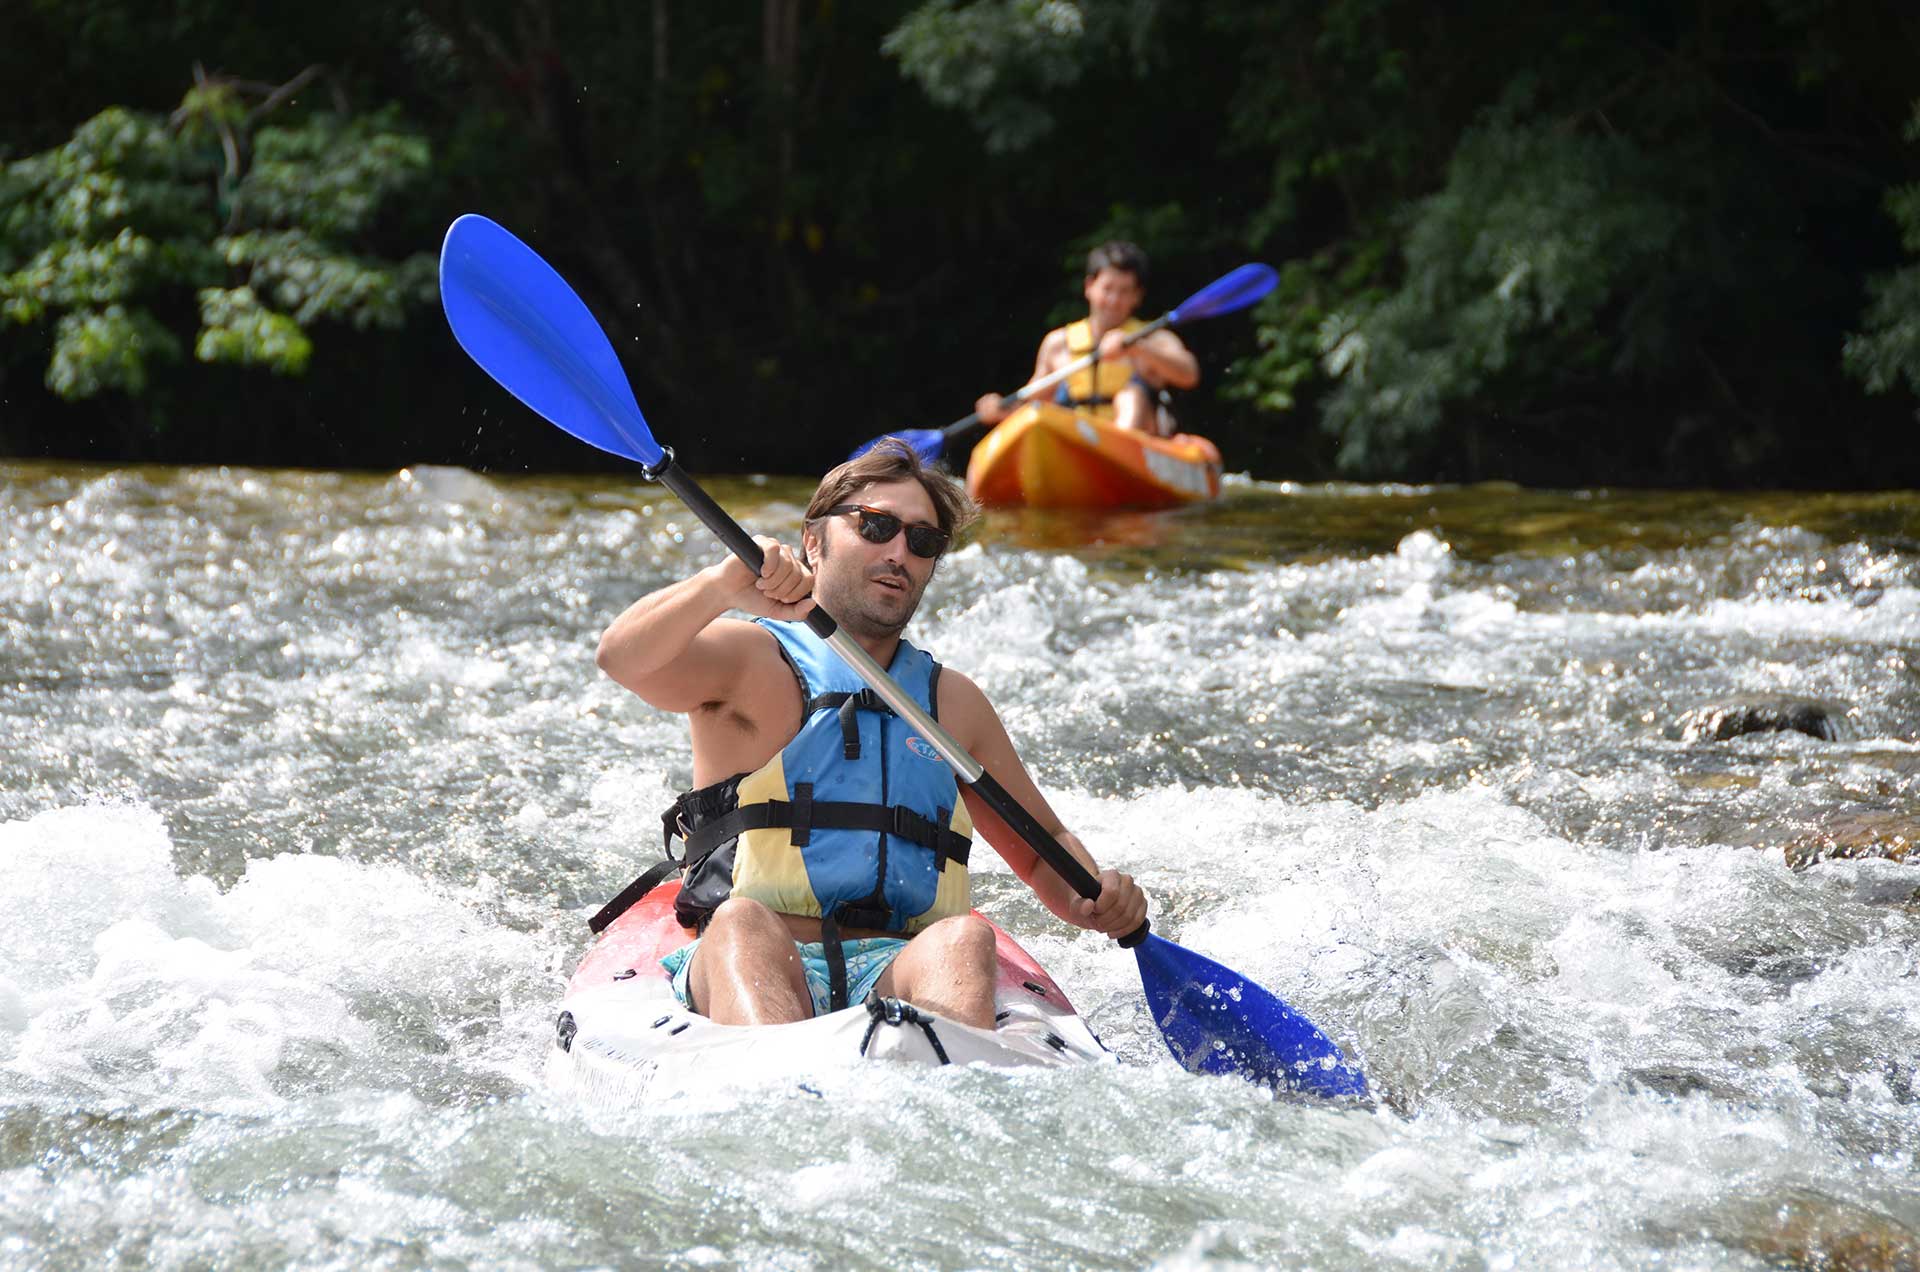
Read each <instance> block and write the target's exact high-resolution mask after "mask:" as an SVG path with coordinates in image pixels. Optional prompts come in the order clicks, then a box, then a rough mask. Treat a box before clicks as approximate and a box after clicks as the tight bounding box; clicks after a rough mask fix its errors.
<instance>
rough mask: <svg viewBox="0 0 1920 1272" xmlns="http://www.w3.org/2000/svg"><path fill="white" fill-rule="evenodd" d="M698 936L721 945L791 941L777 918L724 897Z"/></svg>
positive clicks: (756, 904) (740, 900)
mask: <svg viewBox="0 0 1920 1272" xmlns="http://www.w3.org/2000/svg"><path fill="white" fill-rule="evenodd" d="M701 936H702V937H703V938H704V939H706V940H710V941H715V942H716V943H717V944H721V945H735V944H743V943H758V942H760V941H766V940H781V941H791V940H792V938H791V937H789V936H788V935H787V927H786V924H784V923H782V922H781V921H780V916H779V915H777V914H775V913H774V912H773V911H772V909H770V908H769V907H768V906H766V905H765V904H764V903H762V902H759V901H754V900H751V899H749V898H747V897H728V898H727V899H726V900H725V901H722V902H721V903H720V904H719V905H718V906H716V907H715V908H714V911H713V916H712V917H711V918H709V919H708V920H707V926H706V929H705V930H704V931H703V932H702V933H701Z"/></svg>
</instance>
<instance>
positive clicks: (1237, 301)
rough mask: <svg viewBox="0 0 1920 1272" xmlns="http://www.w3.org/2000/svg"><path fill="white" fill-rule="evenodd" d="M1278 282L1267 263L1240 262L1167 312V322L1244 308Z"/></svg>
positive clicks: (1215, 314)
mask: <svg viewBox="0 0 1920 1272" xmlns="http://www.w3.org/2000/svg"><path fill="white" fill-rule="evenodd" d="M1279 285H1280V275H1278V274H1276V273H1274V272H1273V267H1272V266H1271V265H1242V266H1240V268H1238V269H1236V270H1232V271H1230V272H1228V273H1225V274H1222V275H1221V276H1220V277H1218V278H1216V279H1214V280H1213V281H1212V282H1210V283H1208V284H1207V285H1206V286H1205V287H1202V288H1201V289H1200V290H1199V291H1197V292H1195V293H1193V295H1191V296H1189V297H1187V298H1186V299H1185V300H1183V301H1181V302H1180V303H1179V304H1178V305H1175V306H1174V307H1173V308H1172V309H1170V310H1168V311H1167V321H1168V322H1170V323H1182V322H1192V321H1193V320H1194V319H1195V318H1214V317H1217V316H1219V315H1220V314H1230V313H1234V312H1235V311H1237V310H1241V309H1245V308H1246V307H1247V306H1248V305H1251V304H1252V303H1253V302H1254V301H1256V300H1259V299H1260V298H1261V297H1262V296H1265V295H1266V294H1267V293H1268V292H1270V291H1272V290H1273V289H1274V288H1275V287H1278V286H1279Z"/></svg>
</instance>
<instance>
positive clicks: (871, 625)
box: [813, 540, 933, 640]
mask: <svg viewBox="0 0 1920 1272" xmlns="http://www.w3.org/2000/svg"><path fill="white" fill-rule="evenodd" d="M818 555H819V558H820V559H819V562H818V565H817V566H816V568H815V572H814V580H813V594H814V597H815V599H817V600H818V601H819V602H820V604H821V607H822V608H823V609H825V610H826V611H827V613H829V614H831V615H833V618H834V621H835V622H837V623H839V624H840V626H842V627H844V628H846V629H847V630H848V631H849V632H852V633H853V634H854V635H855V636H864V637H866V638H867V639H869V640H885V639H887V638H888V637H891V636H898V635H899V634H900V633H901V632H903V631H905V630H906V629H907V624H908V623H910V622H912V621H913V616H914V613H915V612H916V611H917V610H919V608H920V597H921V596H922V595H923V594H924V593H925V592H926V588H927V585H926V583H921V584H920V585H919V586H917V587H916V586H915V585H914V582H913V576H912V575H911V574H909V573H906V572H905V571H904V570H903V571H900V572H898V574H897V577H899V578H900V579H902V580H903V581H904V582H905V583H906V586H907V591H906V592H905V593H904V594H903V596H902V600H903V601H904V605H905V608H904V609H902V610H901V611H899V616H898V618H897V619H896V618H895V617H894V613H893V611H892V608H891V607H888V608H885V609H883V608H881V605H880V603H879V602H876V601H875V600H874V599H873V594H872V592H871V591H870V590H869V589H868V587H867V583H868V581H869V580H870V579H871V578H873V577H877V576H878V575H879V574H880V573H883V572H884V573H894V571H892V570H891V569H888V568H887V567H884V566H875V567H873V572H872V573H869V574H861V573H859V572H858V568H857V567H855V566H853V565H850V564H843V565H842V566H841V567H839V568H836V567H835V566H834V565H831V564H829V562H830V560H831V558H830V556H829V553H828V550H827V545H826V543H825V541H824V540H823V541H822V542H821V543H820V545H819V553H818ZM932 578H933V576H932V575H928V576H927V581H928V582H931V581H932Z"/></svg>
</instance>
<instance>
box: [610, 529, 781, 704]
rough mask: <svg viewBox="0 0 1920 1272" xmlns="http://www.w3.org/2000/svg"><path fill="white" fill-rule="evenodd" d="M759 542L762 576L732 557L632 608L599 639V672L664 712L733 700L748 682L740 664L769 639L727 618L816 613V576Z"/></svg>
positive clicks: (652, 594) (770, 542) (771, 544)
mask: <svg viewBox="0 0 1920 1272" xmlns="http://www.w3.org/2000/svg"><path fill="white" fill-rule="evenodd" d="M756 542H758V543H759V544H760V546H761V547H762V548H763V549H764V550H765V552H766V564H765V566H764V567H763V568H762V570H761V573H760V575H759V577H757V578H756V577H755V576H754V574H753V573H752V572H751V571H750V570H748V568H747V566H746V564H745V563H744V562H742V561H741V560H740V559H739V558H738V557H735V556H732V555H729V556H728V557H727V558H726V560H724V561H721V562H719V563H718V564H716V565H710V566H708V567H707V568H706V569H704V570H702V571H700V572H699V573H698V574H696V575H694V576H693V577H692V578H688V579H682V580H681V581H680V582H678V583H672V584H669V585H668V586H666V587H663V588H661V589H659V590H658V591H655V592H650V593H648V594H647V595H646V596H643V597H641V598H640V599H639V600H637V601H635V602H634V603H633V604H632V605H630V606H628V607H627V610H626V612H625V613H623V614H621V615H620V617H618V618H616V619H614V620H613V622H612V624H611V625H610V626H608V628H607V630H606V631H605V632H603V633H602V634H601V636H600V647H599V649H598V651H597V652H596V654H595V661H596V662H598V663H599V665H600V670H602V671H604V672H606V673H607V675H609V676H611V677H613V679H614V680H616V681H618V682H619V683H620V684H622V685H624V686H625V687H626V688H628V689H631V690H632V691H633V692H634V693H636V694H639V695H640V696H641V697H642V698H644V699H646V700H647V701H648V702H649V703H651V704H653V705H654V706H656V707H659V708H661V709H662V710H665V711H678V712H688V711H692V710H694V709H695V708H696V707H701V706H705V705H708V704H710V703H715V702H727V701H730V700H731V699H732V698H733V696H734V694H735V693H736V692H737V691H738V689H739V688H740V685H741V683H742V676H741V674H740V668H741V666H742V665H743V664H744V663H745V662H746V661H748V660H749V659H751V658H752V657H753V656H754V654H755V653H756V652H757V651H760V649H761V646H762V644H763V643H764V642H765V639H766V636H765V633H763V632H760V631H758V630H757V629H755V628H754V627H753V626H752V625H751V624H749V623H742V622H739V621H737V620H731V619H727V620H723V618H722V616H723V615H725V614H726V613H727V611H728V610H743V611H745V612H747V613H749V614H760V615H763V616H765V617H768V618H782V619H798V618H804V617H806V615H807V612H808V611H809V610H811V609H812V608H813V600H812V591H813V575H812V574H811V572H809V571H808V570H807V568H806V567H805V566H803V565H801V564H800V562H799V559H798V558H797V557H795V556H794V555H793V553H791V552H790V551H788V550H787V548H785V547H784V546H782V545H781V544H779V543H777V542H776V541H774V540H772V539H767V538H760V539H757V540H756Z"/></svg>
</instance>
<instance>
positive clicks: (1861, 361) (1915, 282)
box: [1846, 102, 1920, 393]
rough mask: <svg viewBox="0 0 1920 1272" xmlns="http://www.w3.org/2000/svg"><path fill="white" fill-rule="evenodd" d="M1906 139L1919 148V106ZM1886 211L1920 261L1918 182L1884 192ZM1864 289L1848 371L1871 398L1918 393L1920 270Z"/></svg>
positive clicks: (1891, 275) (1894, 274)
mask: <svg viewBox="0 0 1920 1272" xmlns="http://www.w3.org/2000/svg"><path fill="white" fill-rule="evenodd" d="M1906 137H1907V140H1908V141H1911V142H1920V102H1915V103H1914V106H1913V118H1912V120H1911V121H1909V123H1908V124H1907V132H1906ZM1886 207H1887V213H1888V215H1889V216H1891V217H1892V218H1893V220H1894V222H1895V223H1896V224H1897V225H1898V226H1899V227H1900V236H1901V242H1902V243H1903V244H1904V245H1905V247H1906V249H1907V251H1908V252H1909V253H1910V254H1912V255H1914V256H1920V182H1909V183H1907V184H1905V185H1900V186H1896V187H1895V188H1894V189H1892V190H1889V191H1888V192H1887V199H1886ZM1867 286H1868V290H1869V295H1870V297H1871V299H1870V301H1869V303H1868V305H1867V312H1866V315H1865V319H1866V321H1865V323H1864V324H1863V330H1861V331H1859V332H1857V333H1855V334H1854V335H1851V336H1849V337H1848V338H1847V344H1846V361H1847V370H1848V371H1850V372H1852V373H1853V375H1854V376H1855V377H1857V378H1858V379H1859V380H1860V381H1861V382H1862V383H1864V384H1865V385H1866V386H1867V388H1868V389H1869V390H1871V391H1872V392H1874V393H1886V392H1889V391H1890V390H1892V389H1894V388H1895V387H1896V386H1897V385H1898V384H1899V383H1900V381H1901V380H1903V379H1904V380H1905V381H1906V383H1907V387H1908V388H1909V389H1910V390H1912V391H1913V392H1915V393H1920V264H1912V265H1908V266H1906V267H1904V268H1902V269H1896V270H1891V271H1889V272H1887V273H1884V274H1881V275H1878V276H1876V277H1874V278H1872V279H1869V280H1868V284H1867Z"/></svg>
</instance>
